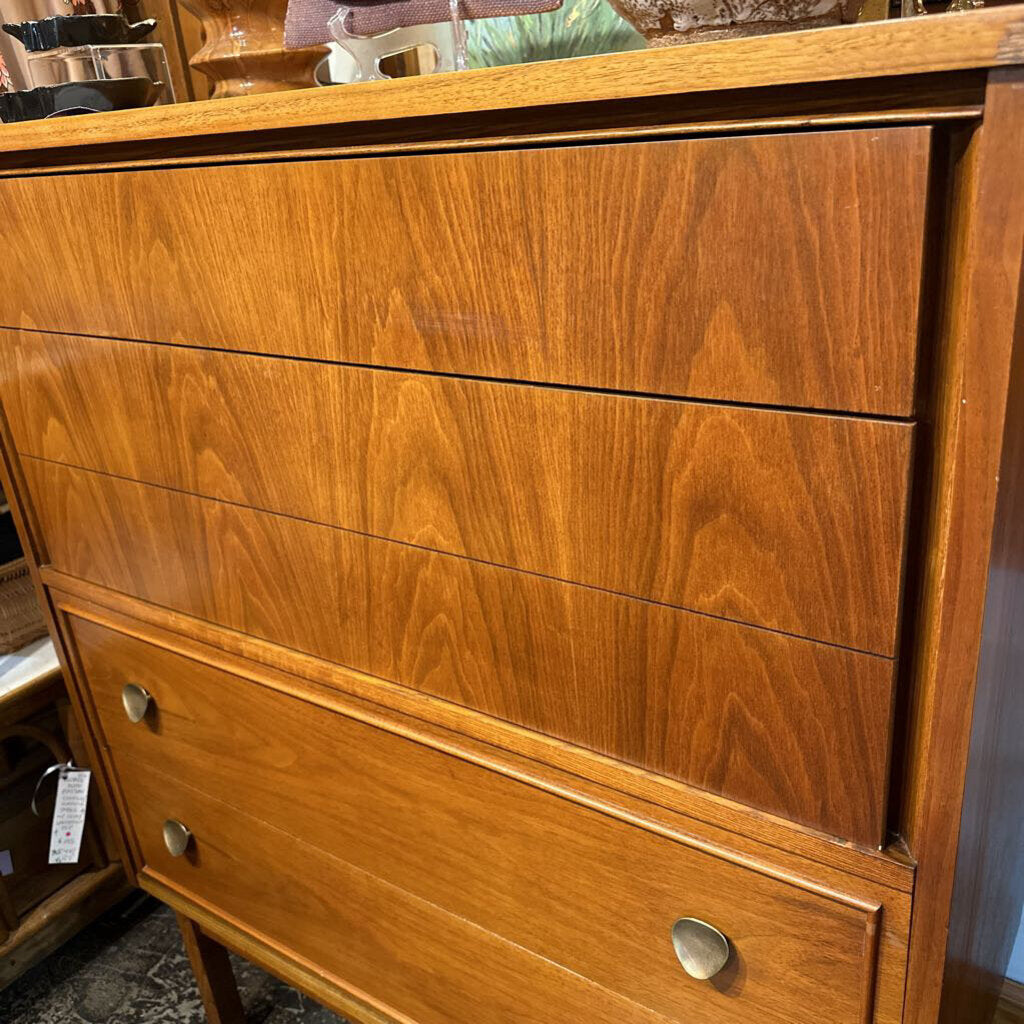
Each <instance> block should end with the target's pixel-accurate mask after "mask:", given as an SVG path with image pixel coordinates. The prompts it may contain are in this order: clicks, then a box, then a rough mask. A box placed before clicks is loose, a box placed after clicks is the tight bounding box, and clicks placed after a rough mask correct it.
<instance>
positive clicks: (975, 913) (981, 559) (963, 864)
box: [900, 72, 1024, 1024]
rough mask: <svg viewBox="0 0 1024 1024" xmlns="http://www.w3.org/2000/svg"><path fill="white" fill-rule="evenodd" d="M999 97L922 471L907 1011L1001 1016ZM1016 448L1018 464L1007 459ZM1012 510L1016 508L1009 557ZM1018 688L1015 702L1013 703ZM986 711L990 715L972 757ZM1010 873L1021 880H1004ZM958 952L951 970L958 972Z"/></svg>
mask: <svg viewBox="0 0 1024 1024" xmlns="http://www.w3.org/2000/svg"><path fill="white" fill-rule="evenodd" d="M987 99H988V102H987V105H986V116H985V121H984V123H983V124H982V126H981V127H980V129H978V130H977V131H976V132H975V133H974V134H973V136H972V137H970V138H968V139H966V140H961V141H962V142H963V143H965V144H964V145H963V147H962V149H955V150H954V157H955V158H956V159H955V162H954V167H953V171H954V179H953V193H952V196H951V209H950V231H951V248H950V251H949V254H948V266H947V269H946V275H947V281H948V285H949V292H948V296H949V297H948V299H947V302H946V304H945V308H944V310H943V315H942V319H941V321H940V324H939V339H940V343H939V345H938V359H939V362H938V365H937V366H936V368H935V371H934V376H935V388H934V391H935V394H934V396H933V398H932V400H931V403H930V405H931V409H930V418H931V419H932V420H933V423H932V425H931V430H930V432H931V434H932V437H933V439H932V448H933V450H934V456H933V461H932V463H931V466H932V470H931V473H930V474H928V477H927V480H926V481H923V482H922V484H923V490H924V495H925V503H924V504H925V512H924V514H923V516H922V523H923V525H924V526H925V527H926V530H927V532H926V533H925V535H924V538H923V540H924V545H925V548H924V550H925V551H926V552H927V555H926V560H925V564H924V570H925V571H924V573H923V578H922V580H921V584H920V593H919V595H918V596H916V602H917V605H918V607H919V612H918V620H917V623H916V626H915V631H914V633H913V635H912V639H911V640H910V641H909V642H910V644H911V645H912V646H911V647H910V648H909V649H908V651H909V654H908V656H909V657H910V658H911V659H912V660H911V662H910V666H911V669H912V672H911V676H910V679H909V682H910V683H911V685H912V689H911V691H910V695H911V697H912V705H911V708H910V710H909V725H910V728H909V736H908V741H907V750H906V753H905V755H904V760H905V763H906V765H907V777H906V781H905V785H904V787H903V808H902V813H901V815H900V823H901V827H902V828H903V829H905V832H906V836H907V841H908V844H909V847H910V851H911V853H912V854H913V855H914V857H915V858H916V859H917V860H918V880H917V894H918V898H917V902H916V907H915V911H914V930H913V933H912V939H911V955H910V962H909V975H908V988H907V1013H906V1021H907V1024H932V1022H933V1021H935V1020H936V1019H937V1018H939V1019H943V1020H944V1021H948V1022H950V1024H953V1022H955V1024H961V1022H962V1021H964V1022H970V1021H974V1020H979V1021H980V1020H984V1019H985V1018H986V1016H987V1013H988V1011H989V1010H990V1009H991V1007H992V1005H993V1000H992V991H991V990H992V985H991V981H990V980H989V979H988V978H986V977H985V974H987V973H988V974H990V973H993V972H996V971H1001V969H1002V968H1000V967H999V964H1003V965H1005V964H1006V962H1007V960H1008V958H1009V954H1010V948H1011V946H1012V926H1010V925H1009V924H1008V922H1009V920H1010V919H1012V918H1013V917H1018V918H1019V912H1020V911H1019V908H1020V905H1021V899H1022V895H1024V894H1022V893H1021V890H1020V888H1019V883H1018V882H1014V881H1013V879H1014V878H1019V861H1018V867H1017V868H1016V869H1015V870H1016V874H1012V873H1011V874H1010V875H1007V874H1005V872H1006V871H1007V870H1008V864H1007V863H1006V861H1005V860H1004V859H1003V858H1004V856H1009V857H1010V858H1012V857H1013V856H1017V857H1019V853H1020V850H1019V847H1017V848H1016V849H1015V850H1014V851H1013V853H1010V854H1007V853H1006V852H1005V851H1007V849H1008V847H1012V846H1014V845H1015V838H1016V836H1017V835H1018V834H1019V831H1018V830H1019V814H1013V813H1011V814H1010V816H1009V817H1008V818H1001V817H1000V816H999V814H998V807H999V805H1000V799H1001V798H1000V797H999V796H998V794H1001V793H1003V792H1007V794H1008V795H1009V794H1012V792H1013V790H1014V788H1015V787H1016V786H1017V785H1018V783H1017V782H1015V776H1016V775H1017V774H1019V773H1018V771H1017V768H1015V767H1013V766H1014V765H1015V764H1019V760H1020V756H1021V754H1020V750H1021V746H1020V744H1021V733H1020V732H1019V731H1016V732H1015V731H1014V730H1013V726H1012V724H1011V723H1012V721H1013V720H1014V719H1015V718H1016V716H1017V715H1018V714H1019V711H1018V705H1019V692H1020V683H1021V676H1020V665H1019V658H1017V656H1016V655H1015V654H1014V653H1012V652H1013V651H1014V645H1015V641H1014V640H1013V637H1014V635H1015V632H1014V630H1018V631H1019V630H1020V627H1021V618H1020V605H1019V601H1020V587H1019V580H1017V579H1015V569H1014V568H1013V567H1014V566H1015V565H1016V564H1017V559H1018V555H1017V554H1016V553H1015V545H1016V543H1017V541H1016V533H1015V530H1016V529H1018V528H1019V524H1015V520H1014V518H1013V517H1014V510H1015V508H1016V507H1017V506H1018V505H1019V502H1020V491H1019V488H1020V481H1019V462H1017V463H1016V464H1015V463H1014V460H1018V459H1019V453H1020V448H1019V445H1020V440H1019V437H1018V436H1017V435H1018V433H1019V431H1020V425H1019V411H1016V410H1015V411H1014V413H1013V414H1012V417H1011V418H1010V419H1009V420H1007V419H1006V411H1007V409H1008V408H1013V406H1014V405H1017V406H1019V404H1020V401H1021V398H1020V393H1019V387H1020V379H1021V378H1020V376H1019V375H1018V376H1017V377H1016V378H1014V381H1013V386H1014V389H1015V390H1014V392H1011V376H1010V374H1011V364H1012V361H1013V359H1014V353H1015V351H1016V349H1018V348H1019V346H1020V331H1021V324H1020V302H1021V292H1020V283H1021V274H1022V266H1024V264H1022V252H1024V197H1022V195H1021V193H1020V190H1019V189H1017V188H1015V187H1013V186H1012V185H1011V184H1010V183H1009V182H1007V181H1006V180H1005V177H1004V174H1003V168H1005V167H1007V166H1009V165H1011V164H1014V163H1017V162H1019V161H1021V160H1024V149H1022V141H1024V140H1022V138H1021V133H1020V130H1019V126H1020V119H1021V118H1022V117H1024V83H1022V81H1021V79H1020V74H1019V72H1014V73H1010V72H1005V73H1003V74H1002V75H1000V76H999V77H997V78H995V79H994V80H993V82H992V83H991V84H990V87H989V93H988V97H987ZM1016 358H1017V359H1018V360H1019V358H1020V356H1019V354H1018V355H1017V356H1016ZM1004 452H1005V455H1006V457H1007V458H1008V459H1010V460H1011V461H1010V463H1009V464H1003V466H1002V467H1001V461H1002V457H1003V454H1004ZM1004 474H1005V475H1004ZM997 506H998V507H1000V508H1001V510H1002V511H1001V520H1000V522H999V524H998V526H997V527H996V530H997V532H996V536H997V537H998V538H999V539H998V544H999V546H998V547H997V548H996V549H995V561H993V548H992V544H993V524H994V523H995V521H996V520H995V516H996V509H997ZM1007 517H1010V518H1007ZM986 594H988V601H989V606H988V609H987V610H986ZM983 623H984V626H983ZM983 640H984V641H985V644H986V647H985V649H984V650H983V648H982V642H983ZM982 654H983V660H982V662H981V665H980V673H981V674H980V675H979V655H982ZM1014 691H1016V696H1015V697H1014V698H1013V700H1012V701H1010V702H1009V703H1008V704H1007V706H1006V707H1005V708H1000V705H1001V704H1002V703H1003V702H1004V701H1006V699H1007V698H1006V695H1008V694H1009V693H1011V692H1014ZM993 702H994V703H993ZM975 709H976V710H977V713H978V714H979V715H980V716H981V718H980V721H979V724H978V735H979V741H978V744H977V745H976V746H975V747H974V750H973V752H972V751H971V731H972V730H971V723H972V717H973V714H974V713H975ZM992 715H994V716H995V718H994V719H992V718H990V716H992ZM1000 719H1002V722H1001V723H1000V721H999V720H1000ZM1003 726H1005V727H1008V729H1009V731H1008V732H1004V731H1003V728H1002V727H1003ZM992 730H995V731H992ZM969 757H977V758H980V760H978V761H977V762H976V767H975V768H974V769H973V770H972V771H971V772H970V775H971V776H973V779H972V782H971V789H972V791H973V794H974V796H973V800H975V801H978V803H977V804H976V805H974V806H972V803H971V802H968V803H967V804H964V785H965V778H967V777H968V768H969ZM994 762H998V763H1000V764H1001V765H1002V768H1001V770H1000V771H999V773H998V774H997V775H995V776H991V777H988V778H985V774H987V773H986V769H985V768H984V765H986V763H987V764H989V765H992V764H993V763H994ZM979 771H980V772H982V773H983V774H982V776H981V777H979V776H978V775H977V774H976V773H977V772H979ZM1005 787H1009V788H1008V790H1006V789H1005ZM962 825H963V826H964V827H966V831H965V832H964V833H962V834H961V833H960V831H959V830H960V828H961V826H962ZM961 840H962V842H963V846H962V847H961V846H960V841H961ZM960 858H964V860H962V861H961V860H960ZM990 858H991V859H990ZM958 861H960V869H964V868H966V869H967V870H968V871H972V872H974V875H973V877H969V878H968V879H965V880H964V882H965V885H966V890H964V889H963V888H962V889H961V893H960V897H959V898H958V900H957V902H956V903H953V904H952V907H951V900H952V899H953V895H954V877H955V872H956V871H957V869H958V868H957V865H958ZM989 872H993V873H999V874H991V875H990V874H989ZM1001 885H1006V886H1007V889H1005V890H1004V891H1002V892H999V889H1000V888H1001ZM992 892H997V893H998V897H997V898H996V899H994V900H992V905H990V902H989V900H990V898H986V894H988V893H992ZM1014 904H1016V912H1015V910H1014ZM947 958H948V959H950V960H951V961H952V964H953V973H952V974H951V975H950V976H949V977H948V983H945V984H944V981H945V979H946V963H947ZM972 964H976V965H977V968H981V974H978V973H977V969H976V968H975V967H972ZM972 975H973V977H972ZM944 988H945V999H946V1007H945V1009H944V1010H943V1011H942V1013H943V1016H942V1017H941V1018H940V1007H942V1001H943V991H944Z"/></svg>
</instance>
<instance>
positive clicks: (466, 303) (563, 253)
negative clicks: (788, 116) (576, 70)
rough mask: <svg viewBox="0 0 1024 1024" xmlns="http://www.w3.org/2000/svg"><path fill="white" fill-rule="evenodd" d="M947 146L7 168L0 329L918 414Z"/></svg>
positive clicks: (842, 138) (705, 145)
mask: <svg viewBox="0 0 1024 1024" xmlns="http://www.w3.org/2000/svg"><path fill="white" fill-rule="evenodd" d="M928 152H929V130H928V129H927V128H891V129H880V130H870V131H867V130H860V131H838V132H818V133H814V132H808V133H803V134H791V135H774V136H760V137H743V138H723V139H689V140H683V141H661V142H645V143H626V144H620V145H601V146H584V147H577V148H561V149H537V150H513V151H499V152H485V153H452V154H443V155H423V156H403V157H376V158H361V159H345V160H322V161H315V162H295V163H265V164H252V165H246V166H221V167H190V168H179V169H170V170H162V169H161V170H144V171H134V172H112V173H98V174H84V175H69V176H67V177H61V178H54V177H38V178H32V177H27V178H20V179H8V180H4V181H2V182H0V222H2V223H3V224H4V226H5V244H4V250H5V257H4V262H5V266H4V289H3V293H2V295H0V324H3V325H5V326H24V327H35V328H43V329H54V330H62V331H72V332H78V333H92V334H104V335H112V336H117V337H132V338H140V339H146V340H153V341H180V342H186V343H190V344H197V345H206V346H214V347H221V348H233V349H239V350H245V351H254V352H263V353H278V354H287V355H297V356H306V357H312V358H321V359H329V360H342V361H347V362H356V363H366V364H373V365H383V366H394V367H403V368H412V369H422V370H433V371H438V372H444V373H458V374H471V375H481V376H490V377H502V378H513V379H519V380H531V381H546V382H554V383H560V384H568V385H579V386H583V387H597V388H612V389H625V390H632V391H642V392H651V393H658V394H673V395H686V396H692V397H704V398H712V399H724V400H731V401H742V402H756V403H765V404H781V405H788V406H798V407H814V408H825V409H836V410H851V411H861V412H871V413H884V414H893V415H906V414H908V413H909V412H910V411H911V406H912V393H913V385H914V367H915V346H916V320H917V309H918V294H919V287H920V279H921V261H922V243H923V231H924V207H925V192H926V181H927V173H928ZM58 199H59V201H58ZM67 209H74V210H75V211H76V216H75V217H74V218H73V219H71V220H68V219H67V218H66V216H65V213H64V211H66V210H67ZM83 256H88V258H87V259H83Z"/></svg>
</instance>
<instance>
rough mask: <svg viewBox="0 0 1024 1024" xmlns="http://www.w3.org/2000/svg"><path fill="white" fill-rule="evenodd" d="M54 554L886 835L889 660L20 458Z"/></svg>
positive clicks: (787, 809)
mask: <svg viewBox="0 0 1024 1024" xmlns="http://www.w3.org/2000/svg"><path fill="white" fill-rule="evenodd" d="M25 469H26V472H27V474H28V479H29V480H30V481H31V483H32V491H33V495H34V496H35V499H36V506H37V508H38V510H39V512H40V515H41V518H42V522H43V526H44V530H43V533H44V536H45V538H46V543H47V547H48V549H49V557H50V558H51V560H52V562H53V564H54V565H55V566H56V567H57V568H59V569H61V570H63V571H65V572H67V573H69V574H72V575H75V576H78V577H81V578H85V579H89V580H92V581H94V582H96V583H99V584H101V585H103V586H106V587H108V588H110V589H112V590H117V591H121V592H127V593H130V594H134V595H136V596H138V597H141V598H142V599H144V600H146V601H148V602H150V603H152V604H155V605H161V606H164V607H168V608H172V609H175V610H178V611H182V612H185V613H186V614H189V615H192V616H195V617H197V618H200V619H204V620H207V621H211V622H214V623H217V624H219V625H222V626H226V627H228V628H231V629H235V630H238V631H241V632H245V633H248V634H250V635H255V636H258V637H260V638H262V639H266V640H270V641H272V642H276V643H279V644H282V645H284V646H287V647H290V648H293V649H295V650H299V651H303V652H305V653H309V654H313V655H316V656H319V657H322V658H325V659H327V660H329V661H331V662H334V663H337V664H340V665H344V666H348V667H350V668H355V669H357V670H359V671H362V672H366V673H368V674H370V675H373V676H377V677H380V678H382V679H385V680H388V681H390V682H394V683H399V684H402V685H404V686H409V687H413V688H415V689H417V690H420V691H421V692H425V693H428V694H431V695H434V696H437V697H442V698H444V699H446V700H450V701H453V702H456V703H458V704H462V705H464V706H468V707H471V708H474V709H476V710H478V711H482V712H485V713H487V714H490V715H493V716H495V717H498V718H502V719H505V720H506V721H512V722H516V723H518V724H520V725H524V726H526V727H528V728H531V729H535V730H538V731H540V732H543V733H545V734H548V735H551V736H556V737H558V738H560V739H565V740H568V741H570V742H573V743H577V744H580V745H581V746H585V747H588V748H590V749H592V750H596V751H598V752H600V753H604V754H609V755H611V756H614V757H616V758H619V759H622V760H626V761H629V762H631V763H633V764H637V765H640V766H643V767H645V768H649V769H651V770H654V771H658V772H661V773H662V774H666V775H669V776H672V777H675V778H680V779H683V780H685V781H688V782H691V783H693V784H695V785H698V786H701V787H703V788H705V789H709V790H712V791H713V792H717V793H721V794H724V795H727V796H730V797H732V798H734V799H737V800H742V801H744V802H747V803H751V804H753V805H755V806H759V807H763V808H765V809H769V810H772V811H775V812H776V813H780V814H784V815H787V816H790V817H792V818H794V819H796V820H799V821H803V822H806V823H808V824H811V825H815V826H817V827H819V828H821V829H824V830H826V831H829V832H831V833H834V834H840V835H844V836H846V837H848V838H851V839H853V840H855V841H858V842H861V843H863V844H864V845H872V846H873V845H877V843H878V842H879V841H880V840H881V838H882V824H883V797H884V790H885V771H886V760H887V758H886V755H887V750H888V743H889V731H890V723H889V709H890V706H891V688H892V681H893V665H892V662H891V661H889V660H888V659H883V658H878V657H874V656H870V655H864V654H857V653H855V652H852V651H846V650H842V649H839V648H834V647H828V646H825V645H821V644H812V643H809V642H807V641H801V640H796V639H794V638H792V637H786V636H781V635H778V634H772V633H768V632H766V631H764V630H757V629H753V628H750V627H745V626H738V625H736V624H733V623H728V622H722V621H720V620H717V619H713V618H709V617H707V616H699V615H693V614H689V613H686V612H681V611H677V610H675V609H671V608H666V607H663V606H659V605H653V604H650V603H648V602H639V601H634V600H630V599H627V598H623V597H619V596H616V595H613V594H608V593H605V592H602V591H596V590H591V589H588V588H585V587H578V586H570V585H567V584H563V583H559V582H557V581H553V580H549V579H544V578H542V577H538V576H534V575H530V574H525V573H517V572H512V571H510V570H507V569H500V568H497V567H495V566H491V565H486V564H481V563H475V562H471V561H468V560H466V559H459V558H453V557H450V556H441V555H436V554H431V553H429V552H424V551H422V550H421V549H418V548H415V547H413V546H410V545H401V544H393V543H389V542H385V541H379V540H375V539H373V538H367V537H362V536H358V535H354V534H351V533H347V532H345V531H339V530H331V529H328V528H327V527H322V526H317V525H315V524H312V523H307V522H303V521H301V520H298V519H294V518H290V517H284V516H272V515H269V514H267V513H262V512H255V511H252V510H250V509H246V508H242V507H239V506H235V505H230V504H226V503H221V502H214V501H208V500H204V499H199V498H195V497H192V496H189V495H186V494H181V493H178V492H174V491H169V490H165V489H163V488H156V487H148V486H145V485H142V484H136V483H131V482H128V481H124V480H119V479H117V478H114V477H109V476H103V475H100V474H94V473H86V472H83V471H80V470H72V469H67V468H64V467H60V466H56V465H53V464H50V463H44V462H37V461H34V460H26V463H25Z"/></svg>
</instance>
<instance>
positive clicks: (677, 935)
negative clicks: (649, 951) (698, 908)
mask: <svg viewBox="0 0 1024 1024" xmlns="http://www.w3.org/2000/svg"><path fill="white" fill-rule="evenodd" d="M672 945H673V946H675V949H676V956H677V957H678V958H679V962H680V963H681V964H682V965H683V970H684V971H686V973H687V974H688V975H690V977H691V978H696V979H697V980H698V981H707V980H708V978H713V977H714V976H715V975H716V974H717V973H718V972H719V971H720V970H721V969H722V968H723V967H724V966H725V965H726V963H728V961H729V940H728V939H727V938H726V937H725V936H724V935H723V934H722V933H721V932H720V931H719V930H718V929H717V928H712V927H711V925H709V924H706V923H705V922H704V921H698V920H697V919H696V918H695V917H681V918H680V919H679V920H678V921H676V923H675V924H674V925H673V926H672Z"/></svg>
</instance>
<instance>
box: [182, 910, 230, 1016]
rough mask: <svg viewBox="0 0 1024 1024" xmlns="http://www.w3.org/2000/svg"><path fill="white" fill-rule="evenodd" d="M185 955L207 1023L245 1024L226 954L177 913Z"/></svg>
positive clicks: (222, 948) (196, 926)
mask: <svg viewBox="0 0 1024 1024" xmlns="http://www.w3.org/2000/svg"><path fill="white" fill-rule="evenodd" d="M175 916H176V917H177V918H178V927H179V928H180V929H181V937H182V939H184V940H185V952H186V953H188V958H189V960H190V961H191V963H192V972H193V974H195V976H196V983H197V984H198V985H199V994H200V995H201V996H202V998H203V1006H204V1007H205V1008H206V1019H207V1020H208V1021H209V1022H210V1024H245V1010H243V1009H242V1000H241V999H240V998H239V996H238V986H237V985H236V984H235V975H234V972H233V971H232V970H231V961H230V960H229V959H228V951H227V950H226V949H225V948H224V947H223V946H222V945H220V943H219V942H214V941H213V939H211V938H209V936H206V935H204V934H203V933H202V932H201V931H200V930H199V925H197V924H196V923H195V922H194V921H191V920H189V919H188V918H187V917H185V915H184V914H176V915H175Z"/></svg>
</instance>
